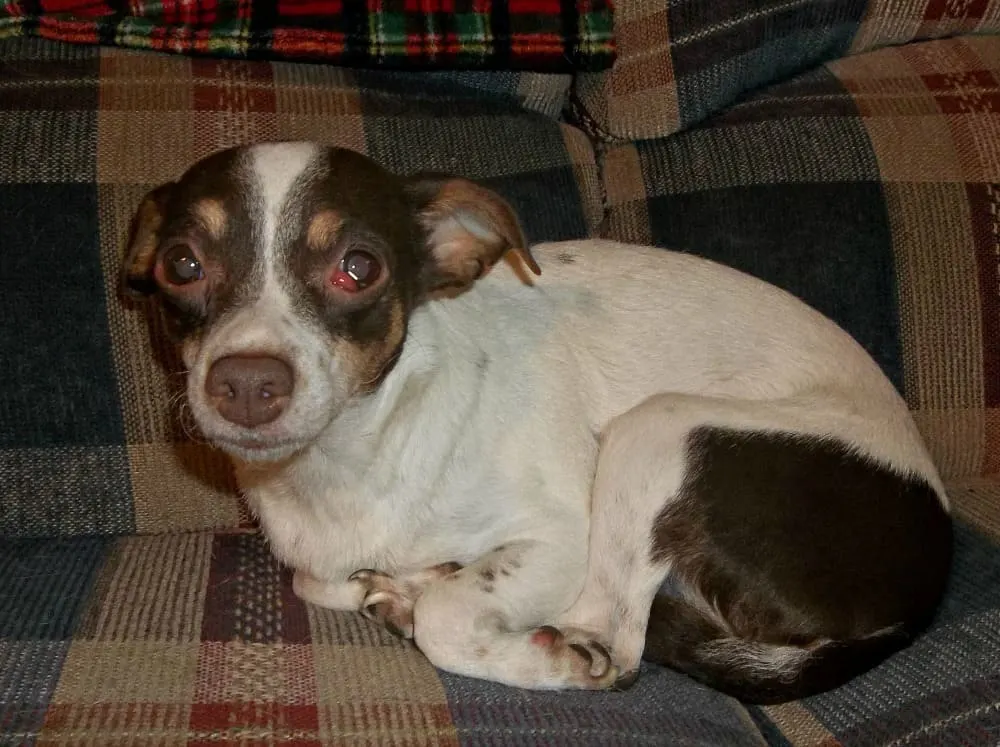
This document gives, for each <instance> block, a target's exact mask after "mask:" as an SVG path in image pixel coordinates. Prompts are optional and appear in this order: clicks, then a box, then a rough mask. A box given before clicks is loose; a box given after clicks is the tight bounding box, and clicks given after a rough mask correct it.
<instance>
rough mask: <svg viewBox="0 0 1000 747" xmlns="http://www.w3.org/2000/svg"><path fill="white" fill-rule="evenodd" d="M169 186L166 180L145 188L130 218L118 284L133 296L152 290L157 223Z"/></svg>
mask: <svg viewBox="0 0 1000 747" xmlns="http://www.w3.org/2000/svg"><path fill="white" fill-rule="evenodd" d="M173 187H174V184H173V183H167V184H163V185H160V186H159V187H157V188H156V189H153V190H151V191H150V192H148V193H147V194H146V196H145V197H144V198H143V200H142V202H141V203H140V205H139V209H138V210H137V211H136V214H135V217H133V218H132V225H131V227H130V229H129V240H128V246H127V248H126V250H125V261H124V263H123V264H122V273H121V286H122V291H123V292H124V293H125V294H126V295H128V296H131V297H133V298H140V297H143V296H149V295H151V294H152V293H154V292H155V291H156V283H155V281H154V280H153V266H154V265H155V263H156V249H157V246H158V245H159V233H160V227H161V226H162V225H163V216H164V212H165V210H166V204H167V200H168V199H169V198H170V194H171V192H172V190H173Z"/></svg>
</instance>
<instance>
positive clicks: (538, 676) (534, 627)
mask: <svg viewBox="0 0 1000 747" xmlns="http://www.w3.org/2000/svg"><path fill="white" fill-rule="evenodd" d="M581 529H583V527H581ZM567 534H568V535H569V536H568V537H567V538H566V539H564V540H563V541H561V542H554V541H551V542H542V541H535V540H525V541H520V542H510V543H507V544H505V545H503V546H501V547H498V548H496V549H495V550H494V551H493V552H490V553H487V554H486V555H485V556H483V557H482V558H480V559H479V560H478V561H476V562H474V563H472V564H470V565H467V566H466V567H464V568H463V569H462V570H460V571H458V572H456V573H453V574H451V575H449V576H447V577H446V578H444V579H443V580H441V581H439V582H436V583H432V584H430V585H429V586H428V587H427V588H426V589H425V590H424V592H423V594H422V595H421V596H420V597H419V598H418V599H417V600H416V604H415V605H414V608H413V622H414V628H413V632H414V641H415V643H416V645H417V647H418V648H419V649H420V650H421V651H423V653H424V654H425V655H426V656H427V657H428V659H430V661H431V663H432V664H434V665H435V666H437V667H439V668H441V669H444V670H447V671H450V672H454V673H456V674H462V675H465V676H469V677H477V678H482V679H489V680H494V681H498V682H503V683H506V684H510V685H515V686H519V687H526V688H539V689H554V688H590V689H597V688H604V687H607V686H608V685H609V684H611V683H612V682H613V681H614V680H615V679H616V678H617V676H618V670H617V669H616V668H615V667H613V666H612V664H611V660H610V657H609V655H608V653H607V650H606V648H605V647H604V646H603V645H602V643H601V642H600V641H598V640H596V639H594V638H593V637H592V636H591V635H589V634H588V633H585V632H583V631H575V630H563V631H560V630H558V629H556V628H553V627H551V626H549V625H547V623H550V622H551V621H553V620H554V619H555V618H556V616H557V615H558V614H559V613H560V612H561V611H563V610H565V609H567V608H568V607H569V606H570V605H571V604H572V602H573V600H574V599H575V597H576V596H577V594H578V593H579V590H580V588H581V585H582V582H583V577H584V573H585V570H586V569H585V553H584V552H576V551H573V550H570V551H567V547H566V545H567V544H570V543H571V540H572V535H574V534H576V535H578V536H579V539H580V540H581V541H580V543H579V547H580V548H581V549H585V547H586V541H585V539H584V538H585V533H584V532H579V533H578V532H574V531H572V530H570V531H568V532H567Z"/></svg>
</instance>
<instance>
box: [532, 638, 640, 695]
mask: <svg viewBox="0 0 1000 747" xmlns="http://www.w3.org/2000/svg"><path fill="white" fill-rule="evenodd" d="M531 643H532V644H533V645H535V646H537V647H539V648H540V649H542V650H543V651H545V652H546V654H547V655H548V656H549V657H550V658H551V659H552V663H553V665H554V668H555V669H556V671H558V672H559V674H560V675H561V677H562V678H563V681H562V683H561V684H563V685H564V686H569V687H578V688H584V689H588V690H599V689H604V688H608V687H612V686H613V685H615V682H616V681H617V680H618V679H619V676H620V675H621V671H620V670H619V668H618V667H617V666H615V664H614V662H613V661H612V659H611V654H610V653H609V652H608V649H607V648H606V647H605V646H604V645H603V644H601V643H600V641H597V640H596V639H595V638H594V637H593V635H592V634H590V633H587V632H586V631H583V630H576V629H574V628H564V629H562V630H560V629H558V628H553V627H552V626H549V625H546V626H544V627H541V628H538V629H537V630H536V631H535V632H534V633H532V634H531Z"/></svg>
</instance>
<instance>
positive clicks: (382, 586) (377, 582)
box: [348, 568, 414, 638]
mask: <svg viewBox="0 0 1000 747" xmlns="http://www.w3.org/2000/svg"><path fill="white" fill-rule="evenodd" d="M348 581H350V582H352V583H356V584H360V585H361V587H362V589H363V592H364V597H363V598H362V600H361V607H360V612H361V614H362V615H364V616H365V617H366V618H368V619H369V620H371V621H373V622H377V623H379V624H380V625H382V626H383V627H384V628H385V629H386V630H388V631H389V632H390V633H392V634H393V635H396V636H399V637H400V638H413V602H414V600H412V599H410V598H409V597H408V596H407V595H406V594H405V593H404V590H402V589H400V588H398V587H397V585H396V582H395V580H394V579H393V578H392V576H388V575H386V574H384V573H380V572H378V571H373V570H370V569H368V568H364V569H362V570H360V571H355V572H354V573H352V574H351V575H350V577H349V578H348Z"/></svg>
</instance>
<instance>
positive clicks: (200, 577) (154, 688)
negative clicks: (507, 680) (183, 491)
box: [0, 483, 1000, 747]
mask: <svg viewBox="0 0 1000 747" xmlns="http://www.w3.org/2000/svg"><path fill="white" fill-rule="evenodd" d="M975 492H978V493H979V496H978V497H972V494H973V493H975ZM952 495H953V497H954V499H955V501H956V503H957V504H958V505H959V506H966V505H971V504H973V503H976V504H978V505H980V506H981V507H986V509H985V510H986V512H987V513H985V514H982V515H980V516H979V518H978V521H977V522H975V523H973V522H971V521H964V520H963V521H961V522H960V523H959V526H958V528H957V533H956V540H957V556H956V563H955V570H954V576H953V580H952V583H951V588H950V590H949V593H948V597H947V600H946V602H945V604H944V606H943V608H942V611H941V614H940V616H939V620H938V621H937V623H936V624H935V625H934V626H933V628H932V629H931V630H930V631H929V633H928V634H926V635H925V636H924V637H922V638H921V639H919V640H918V641H917V642H916V643H915V644H914V645H913V646H912V647H911V648H909V649H907V650H905V651H903V652H900V653H898V654H896V655H895V656H893V657H892V658H890V659H889V660H888V661H886V662H884V663H883V664H882V665H880V666H879V667H877V668H876V669H874V670H873V671H871V672H870V673H868V674H866V675H864V676H862V677H860V678H858V679H857V680H855V681H853V682H851V683H849V684H848V685H846V686H844V687H842V688H840V689H838V690H836V691H833V692H830V693H826V694H823V695H821V696H816V697H813V698H810V699H808V700H805V701H800V702H795V703H790V704H785V705H781V706H775V707H768V708H749V709H746V708H743V707H741V706H740V705H739V704H738V703H736V702H735V701H733V700H731V699H729V698H726V697H724V696H722V695H720V694H718V693H716V692H713V691H710V690H707V689H706V688H703V687H701V686H698V685H696V684H695V683H694V682H693V681H691V680H689V679H687V678H685V677H683V676H682V675H679V674H677V673H674V672H672V671H670V670H667V669H663V668H660V667H656V666H652V665H647V666H644V668H643V671H642V675H641V677H640V679H639V682H638V684H637V685H636V686H635V688H633V689H632V690H630V691H629V692H627V693H580V692H561V693H559V692H557V693H553V692H528V691H522V690H516V689H513V688H508V687H504V686H501V685H496V684H492V683H488V682H483V681H479V680H472V679H467V678H463V677H458V676H454V675H449V674H445V673H442V672H440V671H438V670H436V669H434V668H433V667H432V666H430V664H429V663H428V662H427V660H426V659H425V658H424V657H423V656H422V655H421V654H420V653H418V652H417V651H416V650H415V649H414V648H413V647H412V646H411V645H409V644H404V643H401V642H399V641H398V640H397V639H395V638H393V637H391V636H389V635H387V634H386V633H384V632H382V631H381V629H379V628H378V627H377V626H375V625H373V624H370V623H368V622H367V621H366V620H364V618H362V617H361V616H360V615H359V614H356V613H335V612H331V611H329V610H321V609H318V608H315V607H311V606H307V605H304V604H303V603H302V602H300V601H299V600H298V599H296V598H295V597H294V595H293V594H292V591H291V579H290V574H289V573H288V572H287V570H285V569H283V568H282V567H280V566H279V565H277V564H276V563H275V561H274V560H273V559H272V557H271V555H270V554H269V552H268V549H267V545H266V543H265V542H264V541H263V539H262V538H261V537H260V536H259V535H257V534H253V533H222V534H214V535H213V534H211V533H190V534H178V535H158V536H157V535H153V536H144V537H128V538H119V539H111V538H76V539H59V540H56V539H53V540H20V541H16V542H8V543H5V544H2V545H0V578H3V579H4V584H3V586H2V587H0V744H7V745H22V744H36V745H69V744H93V745H112V744H136V745H152V744H157V745H175V744H178V745H179V744H192V745H209V744H295V745H321V744H323V745H326V744H329V745H356V744H366V745H375V744H379V745H381V744H386V745H388V744H394V745H417V744H422V745H564V746H565V747H588V746H592V747H607V746H609V745H640V744H644V745H701V746H703V747H720V746H721V745H725V747H742V746H746V747H750V746H759V745H761V744H763V743H766V744H770V745H780V746H781V747H788V746H789V745H794V746H795V747H806V746H807V745H808V746H812V745H817V746H820V745H822V747H838V746H842V747H868V746H874V745H912V746H913V747H920V746H921V745H926V746H927V747H930V746H931V745H935V746H940V745H987V744H995V743H996V738H997V734H998V733H1000V708H998V706H997V704H998V703H1000V635H998V633H997V631H998V630H1000V485H998V484H997V483H991V484H987V483H982V484H981V485H979V486H978V487H977V488H968V487H967V488H964V489H956V490H955V491H953V493H952Z"/></svg>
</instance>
